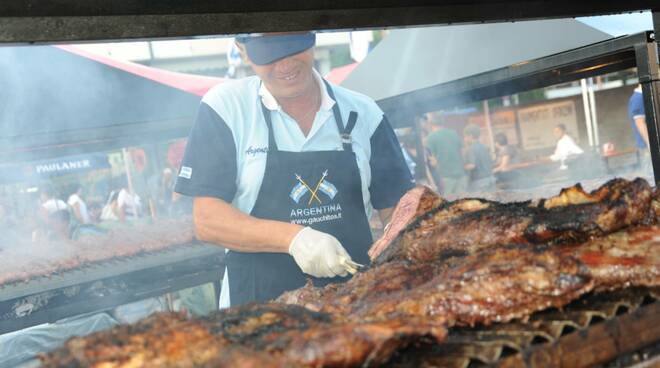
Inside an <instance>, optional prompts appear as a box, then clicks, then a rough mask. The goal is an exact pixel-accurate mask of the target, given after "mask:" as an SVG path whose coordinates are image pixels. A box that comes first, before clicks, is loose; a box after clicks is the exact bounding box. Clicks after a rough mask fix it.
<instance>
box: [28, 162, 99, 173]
mask: <svg viewBox="0 0 660 368" xmlns="http://www.w3.org/2000/svg"><path fill="white" fill-rule="evenodd" d="M91 167H92V163H91V161H90V160H89V159H82V160H75V161H62V162H53V163H46V164H39V165H35V166H34V171H35V172H36V173H37V174H45V173H56V172H63V171H77V170H84V169H90V168H91Z"/></svg>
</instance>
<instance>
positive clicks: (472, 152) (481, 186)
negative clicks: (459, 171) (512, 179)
mask: <svg viewBox="0 0 660 368" xmlns="http://www.w3.org/2000/svg"><path fill="white" fill-rule="evenodd" d="M463 136H464V139H465V145H466V149H465V170H467V171H468V172H469V173H470V174H469V175H470V185H469V189H470V191H471V192H488V191H491V190H494V189H495V177H493V160H492V159H491V157H490V152H488V148H486V146H484V145H483V144H482V143H481V142H480V141H479V137H481V128H479V126H478V125H474V124H470V125H468V126H466V127H465V130H463Z"/></svg>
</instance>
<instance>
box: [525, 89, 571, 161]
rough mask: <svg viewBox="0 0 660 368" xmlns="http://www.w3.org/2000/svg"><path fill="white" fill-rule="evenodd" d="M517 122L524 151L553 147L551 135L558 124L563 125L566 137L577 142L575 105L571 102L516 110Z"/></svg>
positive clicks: (552, 136) (554, 142)
mask: <svg viewBox="0 0 660 368" xmlns="http://www.w3.org/2000/svg"><path fill="white" fill-rule="evenodd" d="M518 122H519V123H520V133H521V135H522V137H521V138H522V146H523V148H524V149H526V150H529V149H538V148H548V147H554V146H555V145H556V142H557V139H556V138H555V136H554V134H553V130H554V128H555V127H556V126H557V125H558V124H564V125H565V126H566V131H567V133H568V135H570V136H571V137H573V139H575V141H576V142H579V137H578V130H577V116H576V114H575V103H574V102H573V101H572V100H567V101H562V102H555V103H548V104H543V105H535V106H531V107H526V108H522V109H519V110H518Z"/></svg>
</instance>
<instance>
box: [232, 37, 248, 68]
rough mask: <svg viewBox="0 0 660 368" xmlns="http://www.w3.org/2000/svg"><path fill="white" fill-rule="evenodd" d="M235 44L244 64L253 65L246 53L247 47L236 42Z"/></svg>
mask: <svg viewBox="0 0 660 368" xmlns="http://www.w3.org/2000/svg"><path fill="white" fill-rule="evenodd" d="M234 43H235V44H236V48H237V49H238V52H239V53H240V54H241V60H243V64H245V65H251V64H252V62H251V60H250V57H249V56H248V54H247V52H246V51H245V45H244V44H242V43H240V42H238V41H234Z"/></svg>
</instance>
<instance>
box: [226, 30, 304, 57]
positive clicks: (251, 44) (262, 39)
mask: <svg viewBox="0 0 660 368" xmlns="http://www.w3.org/2000/svg"><path fill="white" fill-rule="evenodd" d="M236 41H238V42H240V43H242V44H243V45H245V52H247V54H248V57H250V60H252V62H253V63H255V64H257V65H266V64H272V63H274V62H276V61H278V60H281V59H284V58H285V57H288V56H291V55H295V54H298V53H301V52H303V51H305V50H307V49H309V48H311V47H313V46H314V43H316V35H315V34H314V33H312V32H307V33H294V34H281V35H264V34H259V35H248V36H237V37H236Z"/></svg>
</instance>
